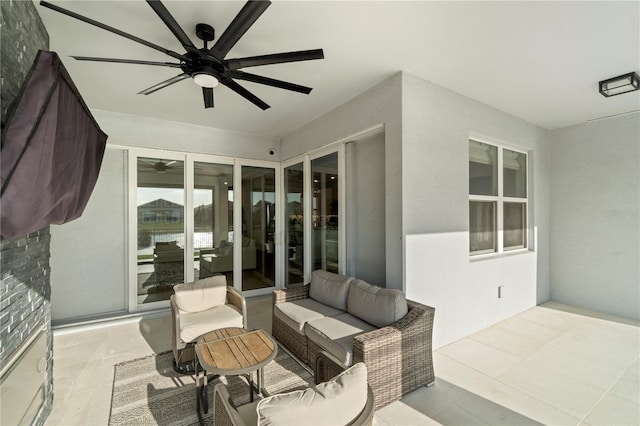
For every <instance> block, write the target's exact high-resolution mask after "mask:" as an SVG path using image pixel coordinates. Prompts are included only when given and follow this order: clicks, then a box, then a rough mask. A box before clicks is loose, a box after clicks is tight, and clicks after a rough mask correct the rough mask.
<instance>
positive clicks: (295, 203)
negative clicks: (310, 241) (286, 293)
mask: <svg viewBox="0 0 640 426" xmlns="http://www.w3.org/2000/svg"><path fill="white" fill-rule="evenodd" d="M284 173H285V178H284V191H285V194H286V197H287V216H286V221H287V222H286V225H285V229H286V233H287V234H286V240H285V241H286V242H287V247H286V250H287V259H288V260H287V263H286V268H287V270H286V273H285V279H286V282H285V284H286V285H289V284H296V283H302V282H303V281H304V253H303V251H302V249H303V242H304V226H303V224H304V220H303V219H304V217H303V205H304V196H303V195H304V191H303V186H304V184H303V183H304V181H303V166H302V163H299V164H295V165H293V166H291V167H287V168H286V169H285V171H284Z"/></svg>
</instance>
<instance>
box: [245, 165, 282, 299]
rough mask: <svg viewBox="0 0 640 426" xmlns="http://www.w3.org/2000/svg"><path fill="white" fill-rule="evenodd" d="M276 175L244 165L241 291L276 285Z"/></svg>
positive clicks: (269, 170)
mask: <svg viewBox="0 0 640 426" xmlns="http://www.w3.org/2000/svg"><path fill="white" fill-rule="evenodd" d="M275 235H276V173H275V169H274V168H270V167H253V166H242V236H241V237H242V238H241V241H240V243H241V246H242V249H241V252H242V291H247V290H257V289H264V288H269V287H274V286H275V284H276V247H275Z"/></svg>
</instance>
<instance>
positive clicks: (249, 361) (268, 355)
mask: <svg viewBox="0 0 640 426" xmlns="http://www.w3.org/2000/svg"><path fill="white" fill-rule="evenodd" d="M195 348H196V354H197V357H198V361H199V362H200V365H201V366H202V368H203V369H204V370H205V371H207V372H209V373H212V374H219V375H225V374H246V373H250V372H252V371H255V370H257V369H259V368H262V367H264V366H265V365H266V364H268V363H269V362H270V361H271V360H273V359H274V358H275V357H276V354H277V353H278V345H277V344H276V342H275V341H274V340H273V338H272V337H271V336H269V335H268V334H267V333H265V332H264V331H263V330H253V331H249V330H246V329H244V328H238V327H228V328H221V329H218V330H213V331H210V332H208V333H206V334H203V335H202V336H200V337H198V339H197V340H196V345H195Z"/></svg>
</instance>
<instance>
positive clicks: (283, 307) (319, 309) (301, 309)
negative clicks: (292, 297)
mask: <svg viewBox="0 0 640 426" xmlns="http://www.w3.org/2000/svg"><path fill="white" fill-rule="evenodd" d="M341 313H342V311H339V310H338V309H336V308H332V307H331V306H327V305H324V304H322V303H320V302H316V301H315V300H313V299H309V298H306V299H301V300H296V301H293V302H284V303H278V304H276V305H275V306H274V307H273V316H275V317H277V318H278V319H280V320H281V321H283V322H284V323H285V324H286V325H287V326H288V327H289V328H291V329H293V330H295V331H297V332H298V334H303V335H304V325H305V323H306V322H308V321H312V320H314V319H319V318H324V317H330V316H333V315H338V314H341Z"/></svg>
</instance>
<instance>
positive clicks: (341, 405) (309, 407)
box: [256, 362, 367, 426]
mask: <svg viewBox="0 0 640 426" xmlns="http://www.w3.org/2000/svg"><path fill="white" fill-rule="evenodd" d="M366 403H367V368H366V367H365V365H364V364H363V363H361V362H359V363H357V364H355V365H353V366H352V367H351V368H349V369H347V370H345V371H343V372H342V373H340V374H339V375H337V376H336V377H335V378H334V379H333V380H331V381H329V382H325V383H321V384H319V385H317V386H316V387H315V388H309V389H306V390H299V391H293V392H289V393H285V394H279V395H274V396H271V397H268V398H265V399H263V400H262V401H260V402H259V403H258V406H257V407H256V410H257V412H258V419H259V421H258V424H259V425H261V426H266V425H272V426H277V425H346V424H348V423H350V422H351V421H352V420H354V419H355V418H356V417H358V415H359V414H360V412H361V411H362V410H363V409H364V407H365V405H366Z"/></svg>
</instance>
